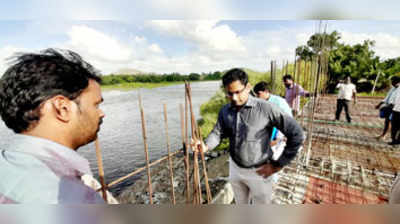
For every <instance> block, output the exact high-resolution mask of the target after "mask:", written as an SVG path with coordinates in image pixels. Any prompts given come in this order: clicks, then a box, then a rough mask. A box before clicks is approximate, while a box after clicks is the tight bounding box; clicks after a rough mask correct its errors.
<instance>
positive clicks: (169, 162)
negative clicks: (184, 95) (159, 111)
mask: <svg viewBox="0 0 400 224" xmlns="http://www.w3.org/2000/svg"><path fill="white" fill-rule="evenodd" d="M164 121H165V135H166V137H167V149H168V165H169V175H170V180H171V193H172V195H171V201H172V204H174V205H175V204H176V201H175V189H174V170H173V167H174V165H173V162H172V159H171V150H170V142H169V135H168V116H167V105H166V104H165V103H164Z"/></svg>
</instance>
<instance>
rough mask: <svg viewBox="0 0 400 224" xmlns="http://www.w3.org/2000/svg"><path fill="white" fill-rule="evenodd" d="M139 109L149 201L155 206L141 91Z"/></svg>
mask: <svg viewBox="0 0 400 224" xmlns="http://www.w3.org/2000/svg"><path fill="white" fill-rule="evenodd" d="M139 108H140V116H141V118H142V134H143V143H144V152H145V156H146V168H147V183H148V185H149V186H148V192H149V200H150V204H153V189H152V184H151V173H150V165H149V164H150V163H149V150H148V148H147V136H146V121H145V119H144V111H143V105H142V95H141V94H140V91H139Z"/></svg>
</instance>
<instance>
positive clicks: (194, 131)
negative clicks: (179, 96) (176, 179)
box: [186, 83, 212, 203]
mask: <svg viewBox="0 0 400 224" xmlns="http://www.w3.org/2000/svg"><path fill="white" fill-rule="evenodd" d="M186 91H187V92H188V94H187V95H188V100H189V105H190V112H191V121H192V138H193V139H194V140H195V141H197V140H200V142H201V143H202V142H203V139H202V136H201V133H200V129H199V128H198V126H197V123H196V119H195V117H194V111H193V106H192V96H191V92H192V90H191V87H190V83H188V84H187V89H186ZM198 151H199V152H200V156H201V159H202V165H203V175H204V177H205V186H206V192H207V200H208V203H211V200H212V196H211V190H210V186H209V183H208V175H207V166H206V163H205V158H204V151H203V148H202V146H200V148H199V149H196V150H195V153H194V155H195V164H196V163H197V164H196V166H197V167H196V172H195V179H197V180H196V182H198V183H196V184H198V186H199V188H198V191H199V195H200V203H201V186H200V178H199V172H198V161H196V160H197V159H198V158H196V154H197V153H198ZM197 156H198V155H197Z"/></svg>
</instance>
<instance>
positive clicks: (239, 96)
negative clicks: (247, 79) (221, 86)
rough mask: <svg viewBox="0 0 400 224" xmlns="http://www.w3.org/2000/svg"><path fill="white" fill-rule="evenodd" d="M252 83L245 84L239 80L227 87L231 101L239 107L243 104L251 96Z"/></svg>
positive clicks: (227, 94) (226, 92)
mask: <svg viewBox="0 0 400 224" xmlns="http://www.w3.org/2000/svg"><path fill="white" fill-rule="evenodd" d="M249 93H250V84H247V85H243V84H242V83H241V82H240V81H239V80H237V81H234V82H232V83H230V84H228V85H227V86H226V87H225V94H226V96H227V97H228V99H229V100H230V101H231V103H232V104H233V105H235V106H237V107H240V106H243V105H244V104H245V103H246V102H247V99H248V98H249Z"/></svg>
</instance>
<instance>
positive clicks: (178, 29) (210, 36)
mask: <svg viewBox="0 0 400 224" xmlns="http://www.w3.org/2000/svg"><path fill="white" fill-rule="evenodd" d="M217 23H218V21H215V20H153V21H150V22H149V23H148V25H149V26H150V27H152V28H154V29H156V30H158V31H160V32H162V33H165V34H167V35H171V36H176V37H180V38H183V39H184V40H186V41H189V42H192V43H194V44H195V45H196V47H197V49H198V50H200V51H202V52H204V53H206V52H208V53H210V54H212V53H219V52H224V53H235V52H244V51H246V48H245V47H244V45H243V43H242V40H241V39H240V38H239V37H238V35H237V34H236V33H235V32H234V31H233V30H232V29H231V28H230V27H229V26H227V25H217Z"/></svg>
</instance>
